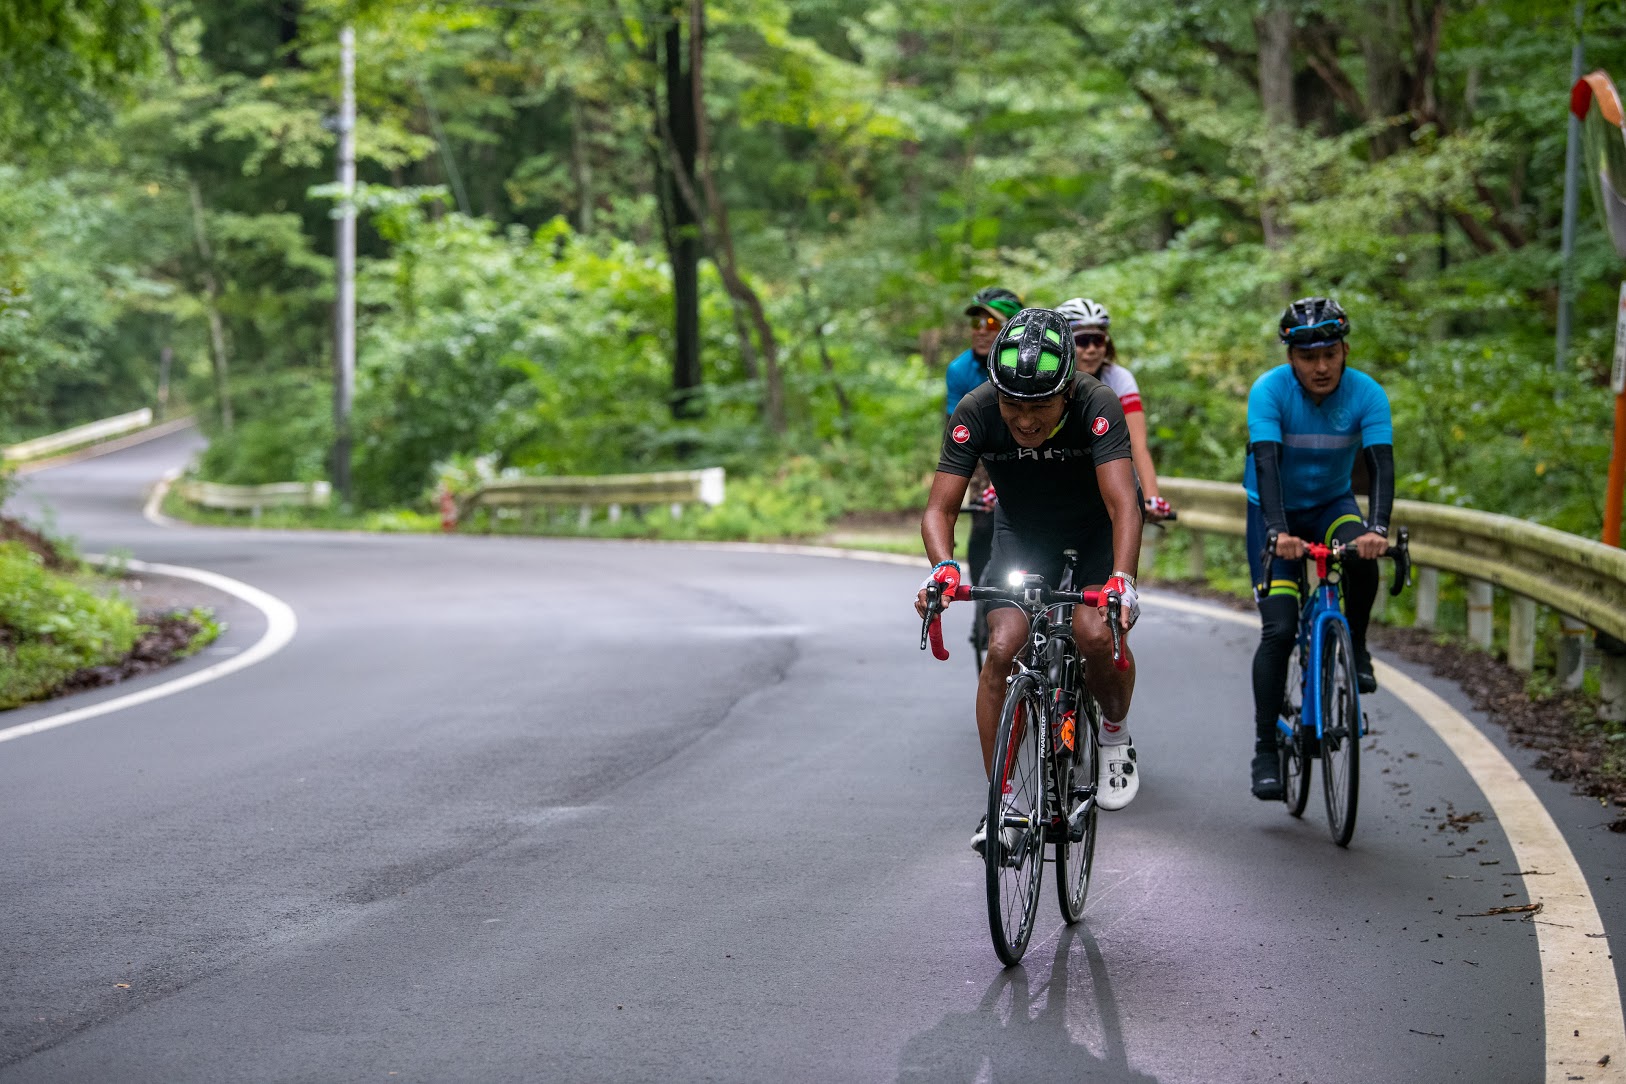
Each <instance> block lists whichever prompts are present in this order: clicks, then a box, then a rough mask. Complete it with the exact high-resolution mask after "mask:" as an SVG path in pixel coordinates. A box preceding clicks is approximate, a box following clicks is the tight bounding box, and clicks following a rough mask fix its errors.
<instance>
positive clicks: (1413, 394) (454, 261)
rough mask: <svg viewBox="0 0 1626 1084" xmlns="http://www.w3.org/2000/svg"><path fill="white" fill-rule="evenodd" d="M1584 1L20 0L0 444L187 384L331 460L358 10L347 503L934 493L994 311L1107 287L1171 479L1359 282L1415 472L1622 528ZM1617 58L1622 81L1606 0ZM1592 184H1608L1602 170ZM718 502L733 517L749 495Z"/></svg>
mask: <svg viewBox="0 0 1626 1084" xmlns="http://www.w3.org/2000/svg"><path fill="white" fill-rule="evenodd" d="M1575 19H1576V8H1575V7H1574V5H1573V4H1572V3H1569V2H1565V3H1558V2H1554V0H1362V2H1355V0H1321V2H1314V0H1258V2H1256V3H1253V4H1235V3H1221V2H1217V0H1186V2H1180V3H1175V2H1173V0H1155V2H1154V0H1117V2H1113V3H1107V2H1104V0H1049V2H1045V0H1039V2H1033V0H1028V2H1020V3H1019V2H1015V0H984V2H981V3H977V4H964V3H958V2H946V0H913V2H911V3H907V4H904V3H897V2H893V0H461V2H454V0H355V2H340V0H10V2H8V3H7V4H5V5H3V6H0V50H3V52H0V441H4V440H6V439H16V438H20V437H23V436H28V435H32V434H34V433H38V432H45V431H49V430H51V429H54V428H60V427H62V426H64V425H68V424H72V423H76V422H81V421H85V420H89V419H91V418H95V417H100V416H104V415H108V414H112V413H117V412H120V411H124V410H128V409H131V408H133V407H135V406H139V405H143V404H148V403H151V402H153V401H154V399H155V397H156V396H157V394H158V381H159V374H160V359H161V357H163V356H165V352H166V351H168V356H169V357H171V358H172V359H173V362H172V369H173V373H174V383H175V388H174V395H175V396H176V397H177V399H178V400H181V399H184V401H185V402H186V403H187V404H189V405H190V408H191V409H193V410H195V411H196V412H197V414H198V415H199V417H200V419H201V420H202V422H203V424H204V425H205V427H206V429H207V431H208V433H209V435H210V437H211V446H210V449H209V451H208V453H207V455H206V457H205V459H204V461H203V463H202V466H201V469H202V470H203V472H204V473H205V474H207V475H208V476H210V477H213V478H215V479H218V480H221V481H234V482H262V481H276V480H285V479H310V478H316V477H323V476H326V475H327V474H328V471H329V466H328V462H327V459H328V456H329V450H330V445H331V442H332V432H333V428H332V420H331V413H332V411H331V393H330V387H331V372H332V357H333V347H332V330H331V329H332V306H333V298H334V282H335V278H334V273H333V259H332V256H333V251H334V213H335V206H336V196H337V188H336V186H335V185H334V182H333V178H334V173H335V162H334V160H335V136H334V133H333V127H334V126H333V123H332V117H333V115H334V114H335V111H336V108H337V107H336V98H337V96H338V94H339V86H340V80H339V70H338V68H339V45H338V42H339V37H340V30H341V28H342V27H343V26H345V25H352V26H353V27H354V31H355V40H356V69H355V70H356V84H357V98H358V115H359V119H358V126H357V154H358V172H359V177H360V180H361V182H362V183H361V185H360V189H359V194H358V203H359V206H360V213H361V228H360V252H361V258H360V266H359V272H358V297H359V346H358V387H357V396H356V402H355V414H354V426H355V452H354V455H355V458H354V471H355V480H356V492H355V499H356V502H357V504H358V505H360V506H361V507H363V508H382V507H391V506H409V505H412V504H414V503H416V502H422V501H423V500H425V498H426V495H427V494H428V493H430V492H431V491H432V490H433V487H434V486H435V484H436V482H437V479H439V478H443V477H445V478H454V479H455V478H459V477H461V478H467V477H471V476H474V475H475V474H477V473H479V472H481V471H491V470H498V469H507V468H513V469H519V470H523V471H526V472H535V473H550V472H551V473H602V472H611V471H620V470H645V469H658V468H663V467H667V466H674V465H712V464H723V465H725V466H727V467H728V468H729V470H730V478H731V487H732V488H731V499H730V504H731V505H733V508H732V509H731V510H730V511H729V512H728V515H729V516H731V517H733V519H731V520H730V523H731V524H732V526H731V527H730V529H731V530H733V531H735V532H737V533H779V534H798V533H812V532H815V531H816V530H818V529H819V528H820V526H822V524H823V523H824V522H825V521H827V520H828V519H829V518H830V517H832V516H835V515H838V514H840V513H842V512H846V511H853V510H864V509H880V510H885V509H901V508H909V507H916V506H918V505H919V504H920V503H921V501H922V500H923V496H924V487H923V479H924V478H925V477H926V476H927V474H928V473H929V471H930V469H931V465H932V463H933V462H934V457H935V451H936V442H937V439H938V434H939V432H940V425H941V416H942V415H941V411H942V394H943V393H942V371H943V367H944V365H945V364H946V363H947V362H948V361H949V359H950V358H952V357H953V356H954V355H955V354H956V353H958V352H959V351H960V350H962V349H963V348H964V346H965V344H966V338H967V333H966V329H965V327H964V319H963V317H962V315H961V312H962V309H963V308H964V305H965V302H966V299H967V298H968V297H969V296H970V294H971V293H972V292H973V291H975V290H976V289H978V288H980V287H982V286H986V285H990V284H999V285H1004V286H1007V287H1010V288H1012V289H1014V290H1016V291H1018V292H1019V293H1021V294H1022V296H1023V297H1024V298H1025V299H1026V300H1027V301H1028V302H1029V303H1032V304H1044V305H1054V304H1057V303H1059V302H1060V301H1061V300H1063V299H1065V298H1068V297H1072V296H1077V295H1085V296H1090V297H1093V298H1095V299H1096V300H1098V301H1101V302H1103V303H1104V304H1106V305H1107V306H1109V307H1110V309H1111V310H1112V314H1113V330H1114V336H1115V339H1116V341H1117V344H1118V347H1119V349H1120V352H1121V354H1122V356H1123V360H1125V361H1127V362H1128V364H1129V365H1130V367H1131V368H1132V369H1133V370H1134V372H1135V373H1136V376H1137V377H1138V379H1139V381H1140V383H1141V386H1142V388H1143V390H1144V392H1145V394H1146V401H1147V409H1148V412H1149V418H1150V424H1151V435H1152V443H1153V446H1154V451H1155V454H1156V456H1157V458H1158V462H1159V469H1160V471H1162V472H1163V473H1166V474H1177V475H1187V476H1195V477H1209V478H1237V477H1239V475H1240V468H1241V462H1242V454H1243V450H1244V449H1243V414H1244V406H1245V398H1246V392H1247V388H1248V386H1249V384H1250V383H1251V382H1252V380H1253V378H1254V377H1255V376H1256V375H1257V374H1258V373H1259V372H1261V371H1262V370H1263V369H1264V368H1265V367H1267V366H1269V365H1272V364H1275V363H1277V361H1278V360H1279V357H1280V356H1279V350H1280V348H1279V347H1278V346H1277V345H1276V343H1275V340H1274V334H1273V331H1274V324H1275V319H1276V317H1277V315H1278V314H1279V312H1280V311H1281V308H1282V306H1283V304H1284V303H1285V301H1286V300H1288V299H1289V298H1291V297H1294V296H1299V295H1301V294H1307V293H1325V294H1331V295H1334V296H1336V297H1337V298H1338V299H1339V300H1340V301H1341V302H1342V304H1343V305H1344V307H1345V308H1346V309H1347V310H1348V311H1349V313H1350V315H1351V318H1352V321H1353V326H1354V333H1353V336H1352V339H1351V343H1352V349H1353V354H1352V358H1351V363H1352V364H1354V365H1356V366H1357V367H1360V368H1362V369H1365V370H1366V371H1368V372H1371V373H1372V374H1373V375H1375V376H1377V377H1378V378H1379V379H1380V380H1381V381H1383V383H1384V384H1385V385H1386V387H1387V388H1388V390H1389V392H1390V395H1391V398H1392V400H1393V402H1394V407H1395V412H1396V422H1397V427H1396V428H1397V441H1396V457H1397V461H1398V469H1399V473H1400V476H1401V486H1402V495H1403V496H1412V497H1420V498H1424V499H1430V500H1441V501H1453V502H1458V503H1463V504H1470V505H1473V506H1475V507H1480V508H1485V509H1489V510H1496V511H1506V512H1510V513H1513V514H1516V515H1521V516H1526V517H1529V518H1533V519H1537V520H1541V521H1543V522H1548V523H1551V524H1554V525H1555V526H1560V527H1563V528H1565V529H1568V530H1574V531H1579V532H1582V533H1589V534H1590V533H1595V532H1596V530H1597V528H1598V524H1599V522H1600V520H1601V515H1602V513H1601V506H1602V496H1603V483H1602V480H1603V472H1604V465H1605V463H1606V461H1607V457H1608V450H1609V439H1610V433H1609V425H1610V412H1611V409H1612V403H1611V401H1610V398H1609V396H1608V393H1607V377H1608V372H1607V370H1608V363H1609V357H1610V352H1611V350H1612V348H1613V334H1614V313H1615V300H1616V293H1617V289H1618V283H1619V280H1620V276H1621V274H1622V272H1623V270H1626V269H1623V268H1622V266H1621V264H1620V262H1619V261H1618V260H1617V258H1616V257H1615V255H1614V254H1613V250H1612V249H1611V248H1610V247H1609V244H1608V241H1607V238H1606V236H1605V235H1604V233H1603V231H1602V230H1601V229H1600V228H1599V226H1598V224H1597V222H1596V219H1595V217H1594V216H1593V215H1592V211H1591V208H1590V205H1589V204H1588V203H1586V202H1583V208H1582V209H1583V215H1584V217H1583V218H1582V220H1581V229H1580V230H1579V235H1578V243H1577V253H1576V263H1575V267H1576V283H1577V290H1576V298H1575V314H1576V317H1575V327H1576V333H1575V337H1574V339H1573V342H1572V347H1571V350H1570V351H1569V354H1568V356H1567V357H1565V358H1563V359H1561V361H1555V356H1554V345H1553V344H1554V328H1555V322H1556V318H1557V312H1558V307H1559V296H1560V291H1559V282H1560V259H1559V236H1560V218H1561V213H1560V212H1561V204H1562V195H1563V172H1564V156H1565V140H1566V135H1565V120H1566V105H1567V101H1568V87H1569V83H1570V65H1571V52H1572V47H1573V45H1574V43H1575V40H1576V30H1575ZM1583 25H1584V35H1583V41H1584V45H1585V49H1586V55H1587V67H1588V68H1589V69H1590V68H1594V67H1603V68H1605V69H1609V70H1612V71H1613V72H1614V74H1616V75H1617V76H1621V77H1626V14H1623V13H1622V11H1621V9H1620V7H1619V6H1618V5H1615V4H1604V3H1600V2H1597V0H1589V3H1588V5H1587V7H1586V10H1585V15H1584V23H1583ZM1585 199H1586V197H1585V196H1584V195H1583V200H1584V201H1585ZM719 514H721V512H719Z"/></svg>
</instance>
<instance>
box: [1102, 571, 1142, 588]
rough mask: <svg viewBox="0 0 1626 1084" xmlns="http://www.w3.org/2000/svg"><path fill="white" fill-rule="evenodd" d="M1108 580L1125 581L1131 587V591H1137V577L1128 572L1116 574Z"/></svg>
mask: <svg viewBox="0 0 1626 1084" xmlns="http://www.w3.org/2000/svg"><path fill="white" fill-rule="evenodd" d="M1107 578H1108V579H1117V580H1122V581H1124V582H1125V583H1127V584H1128V585H1129V589H1130V590H1131V591H1133V590H1134V589H1135V577H1133V576H1131V575H1130V574H1129V573H1127V572H1114V573H1113V574H1112V575H1111V576H1109V577H1107Z"/></svg>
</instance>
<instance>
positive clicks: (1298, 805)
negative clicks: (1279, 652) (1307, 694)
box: [1276, 647, 1310, 817]
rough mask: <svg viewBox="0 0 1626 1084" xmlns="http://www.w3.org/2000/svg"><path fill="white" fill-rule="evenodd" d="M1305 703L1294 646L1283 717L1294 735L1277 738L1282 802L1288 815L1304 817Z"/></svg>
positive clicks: (1307, 759)
mask: <svg viewBox="0 0 1626 1084" xmlns="http://www.w3.org/2000/svg"><path fill="white" fill-rule="evenodd" d="M1303 701H1304V671H1303V669H1302V668H1301V667H1300V665H1299V651H1298V648H1297V647H1295V648H1294V649H1293V656H1292V660H1291V661H1290V662H1289V663H1288V668H1287V694H1286V696H1284V697H1283V701H1282V716H1283V718H1284V719H1286V721H1287V725H1288V726H1290V727H1291V728H1292V732H1291V733H1290V734H1281V733H1278V734H1277V735H1276V745H1277V748H1278V750H1279V751H1280V753H1281V771H1282V800H1283V801H1284V802H1286V803H1287V812H1288V813H1289V814H1291V815H1292V816H1295V817H1302V816H1304V807H1305V806H1306V805H1307V804H1308V803H1309V801H1310V750H1309V747H1308V745H1307V743H1306V742H1305V734H1304V711H1303V707H1304V705H1303Z"/></svg>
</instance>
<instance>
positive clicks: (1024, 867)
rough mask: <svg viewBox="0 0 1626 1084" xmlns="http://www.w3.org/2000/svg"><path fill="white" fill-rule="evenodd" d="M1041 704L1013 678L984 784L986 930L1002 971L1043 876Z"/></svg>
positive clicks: (1014, 955)
mask: <svg viewBox="0 0 1626 1084" xmlns="http://www.w3.org/2000/svg"><path fill="white" fill-rule="evenodd" d="M1045 725H1046V719H1045V705H1044V702H1043V701H1042V700H1041V699H1040V697H1039V694H1038V690H1037V687H1036V684H1035V682H1034V680H1033V679H1032V678H1030V677H1027V676H1022V677H1018V678H1017V679H1016V680H1015V681H1013V682H1012V683H1011V687H1010V689H1009V690H1008V691H1007V692H1006V694H1005V705H1004V707H1003V708H1002V709H1001V710H1000V714H999V734H998V736H997V737H996V738H995V739H994V765H993V774H992V775H991V776H990V777H989V780H988V836H987V842H986V843H984V844H983V851H982V853H983V863H984V865H985V867H986V870H987V877H988V928H989V932H990V933H991V934H992V935H993V939H994V951H995V952H996V953H998V954H999V958H1000V960H1001V961H1002V962H1003V963H1005V964H1006V965H1007V966H1009V965H1011V964H1014V963H1016V962H1017V961H1018V960H1020V959H1021V958H1022V953H1024V952H1026V951H1027V947H1028V938H1029V937H1031V936H1032V934H1033V920H1034V918H1035V917H1036V916H1037V915H1038V912H1039V887H1040V885H1041V883H1042V882H1043V876H1042V875H1043V873H1044V822H1045V808H1044V787H1045V780H1044V765H1043V764H1042V763H1041V762H1040V756H1039V734H1040V731H1041V729H1042V728H1043V727H1044V726H1045Z"/></svg>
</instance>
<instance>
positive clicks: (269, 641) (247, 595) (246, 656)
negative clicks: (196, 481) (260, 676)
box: [0, 555, 299, 742]
mask: <svg viewBox="0 0 1626 1084" xmlns="http://www.w3.org/2000/svg"><path fill="white" fill-rule="evenodd" d="M85 560H87V561H91V562H99V561H103V560H105V558H103V557H100V556H96V555H86V557H85ZM125 564H126V566H127V567H128V568H129V569H130V570H131V571H134V572H147V573H150V574H152V575H155V576H176V577H179V578H180V579H183V580H192V581H194V582H195V583H201V584H204V585H205V586H207V587H213V588H214V589H215V590H217V591H224V592H226V593H227V594H228V595H235V596H237V597H238V598H240V599H242V600H243V601H244V602H246V603H248V604H249V605H250V606H253V607H254V608H255V609H257V610H259V611H260V612H261V613H263V614H264V615H265V634H264V635H263V636H261V637H260V639H259V640H258V642H256V643H255V644H254V646H253V647H250V648H248V649H247V650H246V651H244V652H243V653H242V654H240V655H235V656H233V657H232V658H230V659H227V660H225V661H224V662H217V663H215V664H214V665H213V666H206V667H204V668H203V669H202V670H194V671H193V672H192V673H190V674H186V675H184V676H182V677H178V678H176V679H175V680H174V681H166V682H164V683H163V684H161V685H154V686H152V687H151V688H147V689H142V690H141V691H140V692H135V693H130V694H129V695H128V696H118V697H114V698H113V699H111V700H103V701H102V702H101V703H99V704H92V705H90V706H89V707H85V708H77V709H75V710H73V711H65V712H63V713H62V714H60V715H52V716H49V717H48V718H44V719H36V720H35V721H34V722H32V723H20V724H18V725H17V726H13V727H7V728H6V729H5V730H0V742H7V741H11V740H12V739H14V738H26V737H28V736H29V735H30V734H38V733H41V732H42V731H46V730H55V729H56V728H57V727H59V726H67V725H68V724H69V723H77V722H80V721H82V720H85V719H93V718H95V717H96V716H98V715H106V714H107V713H108V712H111V711H119V710H121V709H123V708H130V707H134V706H135V705H137V704H145V703H147V702H148V701H151V700H158V699H160V698H162V697H165V696H173V695H174V694H175V693H179V692H185V691H186V690H187V689H193V688H196V687H197V686H199V685H204V684H207V683H208V682H211V681H214V680H216V679H217V678H223V677H225V676H226V675H227V674H232V673H236V672H237V671H238V670H242V669H243V668H245V667H249V666H253V665H254V664H255V663H257V662H260V661H262V660H264V659H267V658H270V657H271V656H272V655H275V654H276V653H277V652H278V651H280V650H282V648H283V647H284V646H285V645H286V644H287V643H288V641H289V640H292V639H293V638H294V633H295V632H296V631H298V629H299V621H298V619H297V618H295V617H294V611H293V609H292V608H291V607H290V606H289V605H288V604H287V603H286V602H283V601H282V600H281V599H279V598H277V597H275V596H274V595H270V594H267V593H266V592H264V591H262V590H260V589H259V588H258V587H250V586H249V585H248V584H246V583H243V582H241V581H239V580H234V579H232V578H230V577H229V576H222V575H220V574H219V573H217V572H206V571H204V570H203V569H201V568H185V567H182V566H180V565H159V564H148V563H147V562H145V561H127V562H125Z"/></svg>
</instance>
